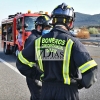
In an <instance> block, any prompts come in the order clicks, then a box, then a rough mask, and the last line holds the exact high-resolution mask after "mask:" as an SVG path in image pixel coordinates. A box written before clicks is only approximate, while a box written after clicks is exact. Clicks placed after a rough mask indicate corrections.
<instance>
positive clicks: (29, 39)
mask: <svg viewBox="0 0 100 100" xmlns="http://www.w3.org/2000/svg"><path fill="white" fill-rule="evenodd" d="M41 34H42V33H41V32H38V31H37V30H35V29H34V30H32V33H31V35H30V36H29V37H28V39H26V41H25V45H24V47H26V46H27V45H28V44H29V43H31V41H33V40H34V39H36V38H38V37H40V36H41Z"/></svg>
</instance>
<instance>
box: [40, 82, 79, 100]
mask: <svg viewBox="0 0 100 100" xmlns="http://www.w3.org/2000/svg"><path fill="white" fill-rule="evenodd" d="M77 88H78V87H77V84H76V83H74V84H71V85H67V84H66V85H65V84H63V83H59V82H52V83H50V82H45V83H43V86H42V89H43V92H41V93H42V94H41V99H40V100H79V95H78V89H77ZM52 90H53V91H52ZM47 91H48V92H47ZM51 91H52V92H51ZM57 91H58V92H57Z"/></svg>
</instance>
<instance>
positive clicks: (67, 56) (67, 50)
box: [63, 39, 73, 85]
mask: <svg viewBox="0 0 100 100" xmlns="http://www.w3.org/2000/svg"><path fill="white" fill-rule="evenodd" d="M72 45H73V41H72V40H71V39H69V40H68V42H67V43H66V48H65V52H64V60H63V78H64V84H68V85H70V77H69V64H70V55H71V50H72Z"/></svg>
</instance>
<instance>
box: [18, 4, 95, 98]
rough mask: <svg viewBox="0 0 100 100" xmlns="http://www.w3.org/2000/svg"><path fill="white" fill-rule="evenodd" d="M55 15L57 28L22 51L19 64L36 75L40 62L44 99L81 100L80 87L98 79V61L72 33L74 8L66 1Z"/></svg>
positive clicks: (53, 18)
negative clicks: (35, 67)
mask: <svg viewBox="0 0 100 100" xmlns="http://www.w3.org/2000/svg"><path fill="white" fill-rule="evenodd" d="M51 17H52V24H53V29H52V30H51V31H50V32H49V33H48V34H45V35H43V36H41V37H40V38H38V39H36V40H35V41H33V42H31V44H30V45H29V46H28V47H27V48H26V49H24V50H23V51H22V52H20V53H19V55H18V59H17V62H16V66H17V68H18V70H19V71H20V72H21V73H22V74H23V75H25V76H28V77H32V78H35V77H37V76H38V75H37V69H36V70H33V72H32V70H31V69H32V67H33V65H35V64H39V69H40V70H41V71H42V72H43V74H42V75H41V77H40V79H41V80H42V91H41V98H40V100H79V94H78V89H82V88H86V89H88V88H90V87H91V86H92V85H93V84H94V83H95V82H96V80H97V63H96V62H95V61H94V60H93V59H92V58H91V57H90V55H89V53H88V51H87V50H86V49H85V47H84V45H83V44H82V43H81V42H80V41H79V40H78V39H76V38H75V37H73V36H72V35H71V33H70V29H71V28H72V27H73V23H74V20H75V13H74V9H73V8H72V7H70V6H68V5H66V4H65V3H62V4H61V5H58V6H57V7H56V8H55V9H54V10H53V11H52V14H51ZM27 52H28V53H27ZM23 69H24V70H23ZM79 73H80V75H81V77H80V75H79Z"/></svg>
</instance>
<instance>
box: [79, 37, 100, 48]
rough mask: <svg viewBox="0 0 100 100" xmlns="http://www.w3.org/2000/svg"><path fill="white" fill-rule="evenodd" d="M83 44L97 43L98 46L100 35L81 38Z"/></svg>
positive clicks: (99, 44)
mask: <svg viewBox="0 0 100 100" xmlns="http://www.w3.org/2000/svg"><path fill="white" fill-rule="evenodd" d="M79 40H80V41H81V42H82V43H83V44H87V45H96V46H98V47H99V46H100V37H99V38H97V37H94V38H89V39H79Z"/></svg>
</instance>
